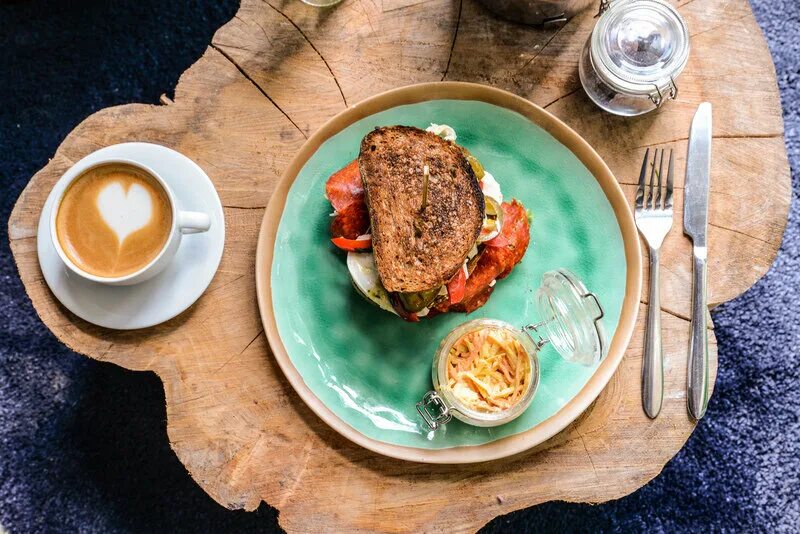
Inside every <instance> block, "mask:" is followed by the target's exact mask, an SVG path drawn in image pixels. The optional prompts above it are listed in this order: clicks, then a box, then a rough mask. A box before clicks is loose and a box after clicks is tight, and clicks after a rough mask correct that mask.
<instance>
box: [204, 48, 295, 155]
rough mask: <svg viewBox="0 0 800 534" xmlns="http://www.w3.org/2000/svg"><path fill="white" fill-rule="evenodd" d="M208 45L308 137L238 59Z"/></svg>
mask: <svg viewBox="0 0 800 534" xmlns="http://www.w3.org/2000/svg"><path fill="white" fill-rule="evenodd" d="M208 46H209V48H212V49H214V50H216V51H217V52H219V54H220V55H221V56H222V57H224V58H225V59H227V60H228V61H229V62H230V63H231V65H233V66H234V67H236V70H238V71H239V73H240V74H241V75H242V76H244V77H245V79H246V80H247V81H249V82H250V83H252V84H253V86H254V87H255V88H256V89H258V92H259V93H261V94H262V95H264V97H265V98H266V99H267V100H269V101H270V102H271V103H272V105H273V106H275V109H277V110H278V111H280V112H281V114H283V116H284V117H286V119H287V120H288V121H289V122H291V123H292V126H294V127H295V128H297V131H298V132H300V135H302V136H303V137H304V138H305V139H308V136H307V135H306V133H305V132H304V131H303V130H302V129H301V128H300V126H298V125H297V123H296V122H294V121H293V120H292V118H291V117H290V116H289V114H288V113H286V112H285V111H283V109H281V107H280V106H279V105H278V104H277V102H275V100H273V99H272V97H271V96H269V95H268V94H267V92H266V91H265V90H264V89H263V88H262V87H261V86H260V85H258V83H256V81H255V80H254V79H253V78H251V77H250V75H249V74H247V72H245V70H244V69H243V68H242V67H240V66H239V64H238V63H236V61H234V60H233V58H232V57H231V56H229V55H228V54H227V53H226V52H225V51H224V50H222V49H221V48H218V47H217V45H215V44H214V43H209V45H208Z"/></svg>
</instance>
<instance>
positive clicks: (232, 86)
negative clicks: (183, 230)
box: [9, 0, 790, 531]
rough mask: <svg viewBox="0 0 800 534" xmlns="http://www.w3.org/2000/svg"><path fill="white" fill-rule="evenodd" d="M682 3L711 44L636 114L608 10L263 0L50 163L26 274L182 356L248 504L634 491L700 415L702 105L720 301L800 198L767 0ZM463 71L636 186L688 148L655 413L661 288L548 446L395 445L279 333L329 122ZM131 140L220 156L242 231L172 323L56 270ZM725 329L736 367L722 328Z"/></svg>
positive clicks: (464, 505)
mask: <svg viewBox="0 0 800 534" xmlns="http://www.w3.org/2000/svg"><path fill="white" fill-rule="evenodd" d="M679 10H680V12H681V13H682V14H683V16H684V17H685V18H686V20H687V23H688V25H689V29H690V33H691V35H692V37H691V39H692V52H691V55H690V58H689V63H688V66H687V68H686V70H685V72H684V73H683V75H682V76H681V77H680V79H679V85H680V95H679V98H678V100H677V101H674V102H670V103H668V104H667V105H666V106H665V107H663V108H662V109H661V110H659V111H657V112H654V113H651V114H649V115H646V116H644V117H641V118H637V119H622V118H618V117H613V116H610V115H608V114H606V113H602V112H601V111H600V110H599V109H598V108H596V107H594V106H593V104H592V103H591V102H590V101H589V100H588V98H587V97H586V96H585V95H584V94H583V91H581V89H580V83H579V81H578V73H577V64H578V57H579V54H580V51H581V48H582V46H583V44H584V42H585V41H586V39H587V37H588V36H589V33H590V31H591V29H592V26H593V23H594V20H593V15H594V13H593V12H585V13H583V14H581V15H579V16H578V17H576V18H575V19H573V20H571V21H570V22H569V23H567V24H566V25H565V26H563V27H562V28H558V29H537V28H532V27H529V26H524V25H516V24H511V23H508V22H505V21H502V20H500V19H497V18H496V17H494V16H492V15H490V14H488V13H487V12H486V11H485V10H484V9H483V8H482V7H481V6H480V4H478V3H477V1H476V0H463V1H458V0H427V1H426V0H345V2H344V3H343V4H341V5H340V6H338V7H336V8H334V9H328V10H320V9H315V8H311V7H308V6H305V5H303V4H301V3H300V2H298V1H296V0H284V1H281V0H243V3H242V6H241V8H240V10H239V12H238V14H237V15H235V16H234V18H233V19H232V20H231V21H230V22H229V23H228V24H226V25H225V26H224V27H222V28H221V29H220V30H219V31H218V32H217V33H216V35H215V36H214V38H213V41H212V43H211V44H210V45H209V47H208V49H207V50H206V51H205V53H204V54H203V56H202V57H201V58H200V59H199V60H198V61H197V63H195V64H194V65H193V66H192V67H191V68H190V69H189V70H188V71H186V72H185V73H184V74H183V76H182V77H181V79H180V82H179V83H178V86H177V88H176V90H175V98H174V101H172V100H169V99H166V98H165V99H164V103H165V104H167V105H163V106H151V105H142V104H131V105H125V106H119V107H114V108H109V109H105V110H102V111H100V112H98V113H95V114H94V115H92V116H91V117H89V118H88V119H86V120H85V121H84V122H83V123H81V124H80V125H79V126H78V127H77V128H76V129H75V130H74V131H73V132H72V133H70V134H69V135H68V136H67V138H66V139H65V140H64V142H63V143H62V145H61V146H60V147H59V149H58V151H57V152H56V154H55V155H54V157H53V159H52V160H51V161H50V162H49V163H48V164H47V166H45V168H44V169H42V170H41V171H40V172H39V173H37V174H36V175H35V176H34V177H33V178H32V179H31V181H30V183H29V184H28V186H27V188H26V189H25V191H24V192H23V193H22V195H21V196H20V198H19V200H18V201H17V204H16V206H15V208H14V211H13V213H12V214H11V218H10V221H9V238H10V240H11V248H12V250H13V253H14V257H15V259H16V261H17V264H18V266H19V272H20V276H21V278H22V280H23V282H24V284H25V287H26V289H27V291H28V294H29V295H30V297H31V300H32V301H33V305H34V307H35V308H36V310H37V312H38V313H39V315H40V316H41V318H42V320H43V321H44V323H45V324H46V325H47V326H48V327H49V328H50V329H51V330H52V331H53V332H54V333H55V334H56V336H58V338H59V339H60V340H62V341H63V342H64V343H66V344H67V345H68V346H69V347H70V348H72V349H73V350H75V351H77V352H80V353H82V354H85V355H87V356H89V357H91V358H94V359H97V360H102V361H110V362H114V363H116V364H118V365H121V366H123V367H125V368H128V369H136V370H150V371H153V372H155V373H157V374H158V376H159V377H161V380H162V381H163V383H164V389H165V395H166V411H167V430H168V435H169V439H170V443H171V445H172V448H173V449H174V450H175V453H176V454H177V455H178V457H179V458H180V460H181V461H182V462H183V463H184V465H185V466H186V468H187V470H188V471H189V473H190V474H191V476H192V477H193V478H194V479H195V480H196V481H197V483H198V484H200V486H201V487H202V488H203V489H204V490H205V491H206V492H208V494H209V495H211V496H212V497H213V498H214V499H215V500H216V501H217V502H219V503H220V504H222V505H224V506H226V507H228V508H244V509H247V510H253V509H255V508H256V507H257V506H258V505H259V503H260V502H261V501H262V500H263V501H266V502H267V503H269V504H270V505H272V506H275V507H276V508H278V510H279V511H280V516H279V521H280V524H281V525H282V526H283V527H284V528H286V529H287V530H289V531H321V530H334V531H339V530H347V531H351V530H370V531H371V530H378V531H410V530H447V531H456V530H475V529H477V528H479V527H480V526H481V525H483V524H485V523H486V522H487V521H489V520H490V519H492V518H493V517H495V516H497V515H500V514H505V513H508V512H510V511H512V510H517V509H520V508H523V507H526V506H531V505H535V504H538V503H541V502H544V501H548V500H554V499H560V500H566V501H574V502H601V501H606V500H609V499H615V498H618V497H621V496H623V495H626V494H628V493H630V492H632V491H634V490H635V489H637V488H639V487H640V486H642V485H643V484H645V483H646V482H647V481H649V480H651V479H652V478H653V477H655V476H656V475H657V474H658V473H659V472H660V471H661V469H662V468H663V466H664V464H665V463H666V462H667V461H668V460H669V459H670V458H671V457H672V456H673V455H675V453H676V452H677V451H678V450H679V449H680V448H681V447H682V446H683V444H684V443H685V442H686V440H687V438H688V437H689V435H690V433H691V432H692V430H693V429H694V423H692V422H691V421H690V419H689V417H688V416H687V413H686V393H685V389H686V386H685V383H686V363H687V350H688V337H689V322H688V321H687V317H688V315H689V303H690V298H691V297H690V275H691V263H690V262H691V256H690V248H691V245H690V242H689V241H688V240H687V239H686V238H685V237H684V236H683V234H682V232H681V228H680V221H681V220H682V210H681V208H682V206H683V195H682V189H681V187H682V185H683V168H684V163H685V154H686V144H687V136H688V131H689V124H690V120H691V116H692V114H693V112H694V110H695V108H696V106H697V104H699V103H700V102H701V101H706V100H707V101H710V102H712V103H713V105H714V127H715V131H714V133H715V135H714V144H713V145H714V146H713V158H714V164H713V173H712V174H713V175H712V183H711V206H710V223H709V232H710V238H709V242H710V244H709V248H710V258H711V259H710V263H709V268H708V269H709V281H710V287H709V292H710V295H709V301H710V302H711V303H712V304H713V305H716V304H718V303H721V302H724V301H727V300H729V299H732V298H733V297H735V296H737V295H739V294H740V293H742V292H743V291H744V290H746V289H747V288H749V287H750V286H751V285H752V284H753V283H755V281H756V280H758V279H759V278H760V277H761V276H762V275H763V274H764V273H765V272H766V271H767V269H768V268H769V266H770V264H771V263H772V261H773V259H774V257H775V254H776V252H777V250H778V247H779V245H780V242H781V236H782V234H783V229H784V226H785V224H786V216H787V211H788V206H789V197H790V182H789V169H788V163H787V160H786V153H785V148H784V144H783V125H782V120H781V108H780V102H779V97H778V91H777V87H776V83H775V75H774V70H773V66H772V63H771V60H770V55H769V51H768V49H767V46H766V44H765V42H764V39H763V37H762V35H761V33H760V31H759V28H758V26H757V25H756V21H755V20H754V18H753V15H752V13H751V11H750V7H749V6H748V4H747V1H746V0H688V1H684V2H683V3H682V5H680V6H679ZM445 79H446V80H466V81H474V82H479V83H485V84H490V85H494V86H497V87H500V88H504V89H507V90H509V91H512V92H514V93H517V94H519V95H521V96H523V97H525V98H528V99H530V100H532V101H533V102H535V103H537V104H539V105H541V106H543V107H545V108H547V109H548V110H549V111H550V112H552V113H554V114H555V115H557V116H558V117H560V118H561V119H562V120H564V121H565V122H566V123H567V124H568V125H570V126H571V127H572V128H574V129H575V130H577V131H578V133H580V134H581V135H582V136H584V137H585V138H586V139H587V140H588V141H589V142H590V143H591V144H592V145H593V146H594V147H595V148H596V149H597V151H598V152H599V154H600V155H601V156H602V157H603V158H604V159H605V160H606V162H607V163H608V164H609V166H610V167H611V170H612V171H613V172H614V173H615V175H616V176H617V178H618V180H619V181H620V183H621V185H622V187H623V189H624V191H625V192H626V194H627V195H628V196H629V198H630V199H631V201H632V199H633V193H634V190H635V182H636V179H637V177H638V168H639V165H640V164H641V161H642V157H643V153H644V150H645V147H647V146H652V145H668V146H673V147H674V148H675V149H676V155H677V162H678V169H677V171H678V172H676V178H677V182H676V192H675V206H676V213H675V221H676V225H675V226H674V227H673V230H672V232H671V233H670V235H669V236H668V238H667V241H666V243H665V246H664V247H665V248H664V249H663V253H662V262H663V274H662V277H663V290H662V294H663V297H662V300H663V307H662V314H663V328H664V341H665V347H664V349H665V367H666V369H665V370H666V384H665V391H666V395H665V402H664V408H663V411H662V413H661V416H660V417H659V418H658V419H656V420H655V421H651V420H649V419H648V418H647V417H646V416H645V415H644V413H643V411H642V408H641V401H640V395H641V393H640V391H641V390H640V388H641V381H640V373H641V363H642V362H641V356H642V331H643V323H644V321H643V317H644V309H643V310H642V313H641V314H640V318H639V322H638V325H637V331H636V332H635V333H634V337H633V340H632V343H631V345H630V347H629V349H628V351H627V353H626V355H625V358H624V359H623V361H622V364H621V365H620V367H619V369H618V371H617V373H616V375H615V376H614V378H613V380H612V381H611V382H610V383H609V385H608V387H607V388H606V389H605V391H604V392H603V394H602V395H601V396H600V397H599V398H598V400H597V401H596V402H595V403H594V404H593V405H592V407H591V408H590V409H589V410H587V411H586V412H585V413H584V415H582V416H581V417H580V418H579V419H578V420H577V421H575V422H574V423H573V424H571V425H570V426H569V427H568V428H567V429H566V430H564V431H563V432H561V433H560V434H559V435H557V436H556V437H554V438H553V439H551V440H550V441H548V442H546V443H544V444H543V445H542V446H540V447H538V448H537V450H535V451H530V452H528V453H525V454H521V455H518V456H516V457H513V458H510V459H506V460H501V461H495V462H491V463H487V464H478V465H459V466H432V465H422V464H413V463H405V462H400V461H396V460H391V459H387V458H383V457H379V456H377V455H375V454H373V453H371V452H368V451H366V450H364V449H361V448H359V447H357V446H355V445H353V444H351V443H350V442H348V441H346V440H344V438H341V437H340V436H339V435H338V434H336V433H334V432H333V431H332V430H330V429H329V428H328V427H327V426H326V425H325V424H324V423H323V422H322V421H320V420H319V419H318V418H317V417H316V416H315V415H313V414H312V413H311V411H310V410H309V409H308V408H307V407H306V406H305V405H304V404H303V403H302V402H301V401H300V399H299V397H298V396H297V395H296V394H295V393H294V392H293V391H292V390H291V388H290V387H289V386H288V384H287V382H286V381H285V380H284V378H283V376H282V374H281V372H280V370H279V369H278V367H277V365H276V364H275V362H274V361H273V359H272V356H271V354H270V351H269V348H268V346H267V344H266V341H265V336H264V333H263V329H262V325H261V321H260V318H259V314H258V310H257V307H256V295H255V287H254V283H255V281H254V274H253V266H254V261H255V253H256V237H257V234H258V230H259V227H260V223H261V218H262V215H263V212H264V207H265V206H266V204H267V202H268V200H269V198H270V194H271V192H272V191H273V188H274V186H275V184H276V182H277V180H278V177H279V176H280V174H281V172H282V171H283V169H284V167H285V166H286V164H287V162H288V161H289V160H290V159H291V157H292V156H293V154H294V153H295V152H296V151H297V150H298V149H299V147H300V146H301V144H302V143H303V141H304V140H305V139H306V138H307V137H308V135H309V134H310V133H311V132H313V131H314V130H315V129H316V128H318V127H319V126H320V125H321V124H322V123H323V122H325V121H326V120H327V119H329V118H330V117H331V116H332V115H334V114H335V113H337V112H339V111H341V110H343V109H345V107H346V106H352V105H354V104H357V103H358V102H359V101H360V100H362V99H363V98H365V97H367V96H370V95H374V94H376V93H378V92H380V91H383V90H385V89H390V88H394V87H398V86H402V85H407V84H411V83H416V82H423V81H435V80H445ZM124 141H150V142H155V143H160V144H163V145H166V146H168V147H172V148H174V149H176V150H178V151H180V152H182V153H184V154H186V155H187V156H189V157H190V158H192V159H193V160H195V161H196V162H197V163H198V164H199V165H200V166H201V167H203V169H204V170H205V171H206V172H207V173H208V174H209V176H210V177H211V178H212V180H213V181H214V183H215V185H216V187H217V189H218V191H219V193H220V196H221V198H222V202H223V205H224V206H225V218H226V225H227V229H228V232H227V236H228V237H227V242H226V246H225V253H224V256H223V259H222V264H221V266H220V269H219V272H218V273H217V275H216V278H215V279H214V281H213V283H212V284H211V286H210V287H209V288H208V290H207V291H206V293H205V295H204V296H203V297H202V298H200V300H199V301H198V302H197V303H196V304H195V305H194V306H192V307H191V308H190V309H189V310H188V311H186V312H184V313H183V314H181V315H180V316H178V317H177V318H175V319H173V320H171V321H169V322H167V323H164V324H162V325H159V326H157V327H153V328H149V329H146V330H140V331H131V332H116V331H110V330H105V329H102V328H99V327H95V326H93V325H91V324H88V323H86V322H83V321H81V320H80V319H78V318H76V317H75V316H74V315H72V314H71V313H69V312H68V311H66V310H65V309H64V308H63V307H62V306H61V305H60V304H59V303H58V302H57V301H56V300H55V299H54V297H53V295H52V294H51V293H50V291H49V289H48V288H47V286H46V284H45V283H44V280H43V278H42V274H41V272H40V270H39V265H38V261H37V256H36V227H37V223H38V219H39V214H40V211H41V209H42V206H43V203H44V201H45V198H46V196H47V194H48V192H49V191H50V188H51V187H52V186H53V184H54V183H55V181H56V180H57V179H58V178H59V176H60V175H61V174H62V173H63V172H64V171H66V169H67V168H68V167H69V166H70V165H72V164H73V163H74V162H76V161H77V160H79V159H80V158H82V157H83V156H85V155H87V154H89V153H90V152H92V151H94V150H96V149H98V148H101V147H104V146H106V145H109V144H113V143H119V142H124ZM645 265H646V262H645ZM645 286H646V284H645ZM646 294H647V288H646V287H645V288H644V293H643V298H644V296H645V295H646ZM642 302H643V303H644V306H643V308H644V307H646V305H647V303H646V302H645V301H644V300H643V301H642ZM710 338H711V343H712V347H711V348H712V350H711V353H712V359H711V363H712V369H713V370H714V371H715V370H716V344H715V341H714V336H713V331H712V333H711V336H710Z"/></svg>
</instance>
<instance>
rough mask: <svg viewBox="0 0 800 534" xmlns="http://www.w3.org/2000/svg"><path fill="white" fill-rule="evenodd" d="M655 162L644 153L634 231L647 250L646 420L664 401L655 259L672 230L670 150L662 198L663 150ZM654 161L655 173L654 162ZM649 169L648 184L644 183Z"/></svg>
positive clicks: (658, 257) (643, 369) (643, 386)
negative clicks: (648, 274) (648, 276)
mask: <svg viewBox="0 0 800 534" xmlns="http://www.w3.org/2000/svg"><path fill="white" fill-rule="evenodd" d="M660 154H661V157H660V158H659V150H658V149H657V148H656V149H655V151H654V154H653V162H652V164H650V165H648V164H649V162H650V149H649V148H648V149H647V152H645V153H644V161H643V162H642V172H641V174H639V189H638V190H637V191H636V210H635V212H634V213H635V218H636V227H637V228H638V229H639V233H641V234H642V237H643V238H644V240H645V242H646V243H647V246H648V248H649V249H650V299H649V302H650V305H649V307H648V309H647V327H646V329H645V332H644V365H643V366H642V405H643V406H644V412H645V413H646V414H647V416H648V417H650V418H655V417H656V416H657V415H658V413H659V412H660V411H661V403H662V401H663V399H664V353H663V350H662V346H661V291H660V285H661V273H660V267H659V259H660V255H661V244H662V243H663V242H664V238H665V237H666V236H667V233H669V230H670V228H672V185H673V178H672V170H673V167H674V166H675V165H674V163H675V161H674V157H673V153H672V149H670V151H669V166H668V170H667V183H666V191H665V192H664V194H663V195H662V189H664V188H663V187H662V179H661V178H662V176H663V175H664V172H663V171H664V150H663V149H662V150H661V152H660ZM657 161H658V171H656V162H657ZM648 166H649V167H650V180H649V181H646V177H647V168H648Z"/></svg>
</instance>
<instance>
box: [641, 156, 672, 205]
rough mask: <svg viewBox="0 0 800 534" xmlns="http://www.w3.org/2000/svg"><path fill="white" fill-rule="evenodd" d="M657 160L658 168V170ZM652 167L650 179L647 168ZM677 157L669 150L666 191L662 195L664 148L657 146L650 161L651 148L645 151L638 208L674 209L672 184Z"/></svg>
mask: <svg viewBox="0 0 800 534" xmlns="http://www.w3.org/2000/svg"><path fill="white" fill-rule="evenodd" d="M656 162H658V170H657V171H656ZM648 166H649V167H650V179H649V180H646V178H647V168H648ZM674 166H675V157H674V155H673V152H672V149H670V150H669V162H668V164H667V180H666V191H664V195H663V196H662V190H663V189H664V187H663V186H662V176H663V175H664V150H663V149H661V150H660V151H659V149H658V148H656V149H655V150H654V151H653V161H652V163H650V149H649V148H648V149H647V151H646V152H645V153H644V160H643V161H642V172H641V173H640V174H639V189H638V190H637V191H636V209H637V210H662V209H666V210H669V209H672V186H673V168H674ZM662 200H663V202H662Z"/></svg>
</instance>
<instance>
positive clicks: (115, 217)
mask: <svg viewBox="0 0 800 534" xmlns="http://www.w3.org/2000/svg"><path fill="white" fill-rule="evenodd" d="M171 228H172V208H171V205H170V201H169V196H168V195H167V192H166V191H165V190H164V188H163V187H162V186H161V184H160V183H159V182H158V181H157V180H156V179H155V178H153V177H152V176H150V175H149V174H147V173H145V172H144V171H142V170H140V169H138V168H136V167H133V166H130V165H124V164H109V165H104V166H100V167H96V168H94V169H90V170H89V171H87V172H86V173H84V174H83V175H81V176H80V177H79V178H77V179H76V180H75V181H73V182H72V184H70V186H69V187H68V188H67V190H66V192H65V193H64V196H63V197H62V200H61V204H60V205H59V208H58V213H57V214H56V234H57V237H58V242H59V244H60V245H61V248H62V250H63V251H64V253H65V254H66V255H67V257H68V258H69V259H70V260H71V261H72V263H74V264H75V265H76V266H77V267H78V268H80V269H81V270H83V271H86V272H87V273H89V274H93V275H95V276H101V277H104V278H116V277H119V276H126V275H128V274H131V273H134V272H136V271H138V270H139V269H141V268H142V267H144V266H146V265H147V264H148V263H150V262H151V261H152V260H153V259H154V258H155V257H156V256H158V254H159V253H160V252H161V250H162V249H163V248H164V246H165V245H166V243H167V239H168V238H169V234H170V230H171Z"/></svg>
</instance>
